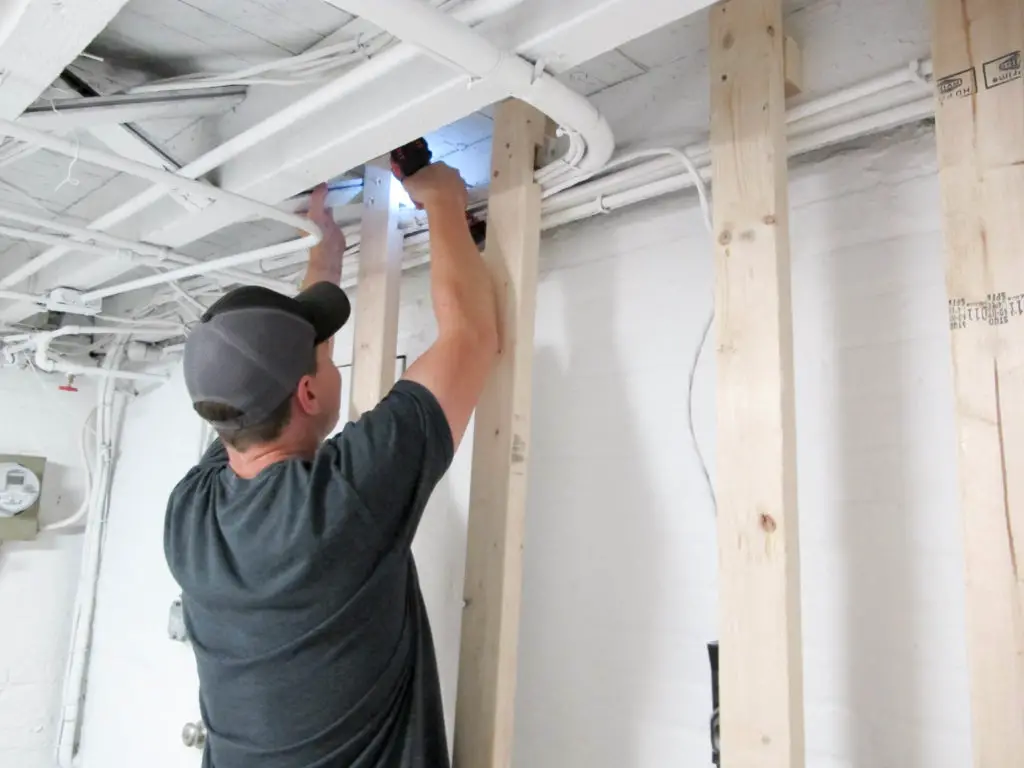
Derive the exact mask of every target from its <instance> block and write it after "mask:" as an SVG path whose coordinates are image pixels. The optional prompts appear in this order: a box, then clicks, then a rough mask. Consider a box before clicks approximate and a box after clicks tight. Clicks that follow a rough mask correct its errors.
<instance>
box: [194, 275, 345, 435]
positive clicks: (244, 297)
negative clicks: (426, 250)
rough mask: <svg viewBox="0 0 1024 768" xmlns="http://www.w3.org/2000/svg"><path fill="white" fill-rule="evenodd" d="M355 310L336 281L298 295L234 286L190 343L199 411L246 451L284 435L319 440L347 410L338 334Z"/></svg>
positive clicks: (218, 303)
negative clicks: (334, 347)
mask: <svg viewBox="0 0 1024 768" xmlns="http://www.w3.org/2000/svg"><path fill="white" fill-rule="evenodd" d="M350 312H351V307H350V305H349V302H348V298H347V297H346V296H345V293H344V291H342V290H341V288H339V287H338V286H336V285H332V284H331V283H317V284H316V285H313V286H311V287H310V288H309V289H307V290H305V291H303V292H302V293H300V294H299V295H298V296H296V297H295V298H294V299H293V298H289V297H287V296H284V295H283V294H280V293H275V292H274V291H271V290H269V289H267V288H260V287H256V286H246V287H243V288H237V289H235V290H234V291H231V292H229V293H228V294H226V295H225V296H224V297H223V298H222V299H220V300H219V301H218V302H217V303H216V304H214V305H213V306H212V307H210V309H209V310H207V312H206V314H205V315H203V318H202V322H201V323H200V324H199V325H198V326H197V327H196V328H195V329H194V330H193V331H192V333H191V334H190V335H189V338H188V340H187V342H186V344H185V361H184V368H185V384H186V386H187V387H188V391H189V395H190V396H191V398H192V406H193V408H195V410H196V413H198V414H199V415H200V416H201V417H203V418H204V419H205V420H206V421H208V422H209V423H210V424H211V425H212V426H213V427H214V429H216V430H217V433H218V434H219V435H220V437H221V439H222V440H223V441H224V442H225V443H227V444H228V445H229V446H231V447H232V448H234V449H235V450H236V451H238V452H240V453H245V452H247V451H249V450H251V449H253V448H256V447H259V446H268V445H273V444H275V443H278V442H281V441H285V442H288V443H290V444H293V445H301V446H307V445H311V444H318V443H319V442H320V441H322V440H323V439H324V438H325V437H326V436H327V435H328V433H329V431H330V430H331V428H332V427H333V426H334V425H335V424H336V423H337V422H338V418H339V415H340V411H341V377H340V375H339V373H338V369H337V368H335V367H334V364H333V362H332V361H331V344H330V341H331V338H332V337H333V336H334V334H335V333H336V332H337V331H338V330H339V329H340V328H341V327H342V325H344V324H345V322H346V321H347V320H348V317H349V314H350Z"/></svg>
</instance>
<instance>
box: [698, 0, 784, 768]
mask: <svg viewBox="0 0 1024 768" xmlns="http://www.w3.org/2000/svg"><path fill="white" fill-rule="evenodd" d="M710 20H711V25H710V28H711V40H710V53H709V55H710V75H711V155H712V171H713V180H714V192H715V195H714V217H715V239H716V249H715V282H716V292H715V307H716V312H717V325H718V358H717V359H718V480H719V482H718V484H717V491H718V503H719V509H718V538H719V569H720V577H719V589H720V611H721V618H720V627H721V635H720V638H719V653H720V667H719V675H720V677H719V679H720V717H721V719H720V725H721V750H722V761H723V762H722V765H723V766H726V768H801V767H802V766H803V765H804V725H803V673H802V659H801V655H802V654H801V639H800V570H799V563H800V553H799V546H798V534H797V501H796V426H795V416H794V396H793V329H792V316H791V298H790V292H791V291H790V266H789V200H788V193H787V178H788V174H787V168H786V156H787V153H786V138H785V120H786V105H785V101H786V99H785V95H786V94H785V91H786V82H785V64H784V59H785V53H784V52H785V36H784V35H783V30H782V0H727V1H726V2H720V3H718V4H717V5H715V6H712V8H711V15H710Z"/></svg>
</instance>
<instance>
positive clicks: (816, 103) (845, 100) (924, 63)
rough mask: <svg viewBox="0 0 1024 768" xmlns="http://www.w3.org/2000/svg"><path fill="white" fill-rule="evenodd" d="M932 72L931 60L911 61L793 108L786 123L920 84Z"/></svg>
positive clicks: (787, 114)
mask: <svg viewBox="0 0 1024 768" xmlns="http://www.w3.org/2000/svg"><path fill="white" fill-rule="evenodd" d="M931 71H932V63H931V60H930V59H924V60H918V59H915V60H914V61H911V62H910V63H909V64H908V65H907V66H905V67H901V68H900V69H896V70H893V71H892V72H887V73H886V74H884V75H879V76H878V77H873V78H871V79H869V80H864V81H863V82H860V83H856V84H855V85H851V86H849V87H847V88H842V89H840V90H838V91H835V92H833V93H830V94H827V95H826V96H822V97H820V98H817V99H814V100H812V101H808V102H807V103H805V104H801V105H799V106H796V107H793V109H791V110H789V111H788V112H787V113H786V122H787V123H795V122H797V121H799V120H804V119H806V118H808V117H812V116H814V115H817V114H820V113H822V112H827V111H828V110H830V109H835V108H836V107H841V106H844V105H846V104H850V103H851V102H854V101H859V100H860V99H864V98H868V97H870V96H874V95H875V94H876V93H881V92H882V91H888V90H890V89H892V88H898V87H900V86H901V85H906V84H907V83H914V82H920V81H921V80H922V79H923V78H925V77H927V76H928V75H929V74H930V73H931Z"/></svg>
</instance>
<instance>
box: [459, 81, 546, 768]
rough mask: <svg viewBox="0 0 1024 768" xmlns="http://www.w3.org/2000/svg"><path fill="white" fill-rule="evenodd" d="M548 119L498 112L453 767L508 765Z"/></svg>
mask: <svg viewBox="0 0 1024 768" xmlns="http://www.w3.org/2000/svg"><path fill="white" fill-rule="evenodd" d="M546 124H547V118H546V117H545V116H544V115H542V114H541V113H540V112H538V111H537V110H535V109H534V108H533V107H530V106H528V105H527V104H524V103H522V102H519V101H506V102H503V103H502V104H500V105H498V107H497V111H496V114H495V116H494V149H493V154H492V158H491V187H490V204H489V208H488V216H487V246H486V250H485V252H484V258H485V259H486V261H487V263H488V265H489V266H490V268H491V270H492V272H493V274H494V276H495V280H496V281H497V284H498V286H499V290H498V297H499V299H498V300H499V314H500V318H501V321H500V322H501V324H502V328H501V333H502V353H501V359H500V361H499V363H498V367H497V369H496V370H495V372H494V374H493V375H492V376H491V379H490V381H489V382H488V384H487V388H486V389H485V391H484V394H483V397H482V399H481V401H480V405H479V406H478V408H477V410H476V419H475V424H476V426H475V429H474V438H473V471H472V480H471V483H470V506H469V531H468V534H467V536H468V549H467V553H466V582H465V587H464V590H465V591H464V597H465V610H464V611H463V617H462V645H461V650H460V656H459V685H458V697H457V699H456V715H455V765H457V766H460V767H461V768H508V766H509V765H511V760H512V729H513V710H514V706H515V687H516V650H517V649H516V646H517V643H518V639H519V607H520V590H521V587H522V571H523V562H522V549H523V527H524V525H523V524H524V517H525V512H526V467H527V458H528V448H529V444H530V376H531V371H532V367H533V324H534V310H535V306H536V292H537V259H538V253H539V250H540V203H541V197H540V187H539V186H538V185H537V184H535V183H534V181H533V174H534V162H535V160H534V158H535V156H536V149H537V147H538V146H539V145H541V144H542V143H543V141H544V135H545V128H546Z"/></svg>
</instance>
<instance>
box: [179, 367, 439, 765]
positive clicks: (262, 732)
mask: <svg viewBox="0 0 1024 768" xmlns="http://www.w3.org/2000/svg"><path fill="white" fill-rule="evenodd" d="M451 457H452V435H451V431H450V429H449V427H448V423H447V421H446V419H445V415H444V413H443V412H442V411H441V408H440V406H439V405H438V403H437V400H436V399H435V398H434V396H433V395H431V394H430V392H429V391H427V390H426V389H425V388H424V387H422V386H420V385H418V384H415V383H413V382H409V381H405V382H400V383H399V384H397V385H396V387H395V389H394V390H393V391H392V393H391V394H390V395H389V396H388V397H387V398H386V399H385V400H384V401H383V402H382V403H381V404H380V405H379V406H378V407H377V408H376V409H374V411H372V412H371V413H369V414H367V415H366V416H364V418H363V419H362V420H360V421H359V422H358V423H356V424H352V425H349V426H348V427H347V428H346V429H345V431H344V432H342V433H341V434H340V435H337V436H335V437H334V438H332V439H331V440H329V441H327V442H326V443H325V444H324V445H323V446H322V447H321V449H320V450H319V451H318V452H317V455H316V456H315V458H314V459H313V461H312V462H306V461H302V460H299V459H289V460H287V461H282V462H279V463H276V464H273V465H271V466H270V467H268V468H267V469H265V470H263V471H262V472H261V473H260V474H259V475H258V476H257V477H255V478H253V479H251V480H245V479H242V478H239V477H238V476H237V475H236V474H235V473H234V472H232V471H231V469H230V468H229V467H228V464H227V455H226V453H225V452H224V450H223V448H222V447H220V445H219V443H217V444H215V445H214V446H213V447H212V448H211V449H210V451H209V452H208V453H207V455H206V457H204V459H203V461H202V462H201V463H200V464H199V465H198V466H197V467H196V468H194V469H193V470H192V471H191V472H190V473H189V474H188V475H187V476H186V477H185V478H184V479H183V480H182V482H181V483H180V484H179V486H178V487H177V488H176V489H175V491H174V493H173V494H172V495H171V498H170V501H169V503H168V510H167V521H166V529H165V550H166V554H167V560H168V563H169V565H170V567H171V571H172V573H173V574H174V576H175V578H176V579H177V581H178V583H179V584H180V585H181V588H182V591H183V596H184V599H183V604H184V609H185V619H186V624H187V627H188V631H189V635H190V638H191V641H192V643H193V646H194V650H195V654H196V659H197V664H198V669H199V679H200V699H201V708H202V715H203V718H204V721H205V722H206V724H207V728H208V729H209V734H210V736H209V742H208V749H207V752H206V756H205V760H204V765H205V766H211V767H212V768H242V767H243V766H244V768H314V766H315V767H316V768H328V767H330V768H335V767H337V768H350V767H351V768H391V767H392V766H394V767H395V768H407V767H409V768H411V767H412V766H417V767H418V768H419V767H422V768H444V767H445V766H447V765H448V762H449V761H448V754H447V746H446V744H445V738H444V732H445V731H444V718H443V711H442V704H441V695H440V689H439V684H438V679H437V669H436V663H435V660H434V652H433V644H432V639H431V634H430V627H429V623H428V621H427V616H426V612H425V609H424V606H423V599H422V596H421V594H420V589H419V584H418V581H417V576H416V569H415V565H414V563H413V559H412V555H411V553H410V549H409V548H410V545H411V542H412V538H413V536H414V534H415V531H416V526H417V525H418V523H419V520H420V516H421V515H422V513H423V508H424V506H425V505H426V502H427V500H428V498H429V496H430V493H431V491H432V490H433V488H434V485H435V484H436V482H437V480H438V479H439V478H440V477H441V476H442V475H443V474H444V472H445V470H446V469H447V467H448V464H449V463H450V461H451Z"/></svg>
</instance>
